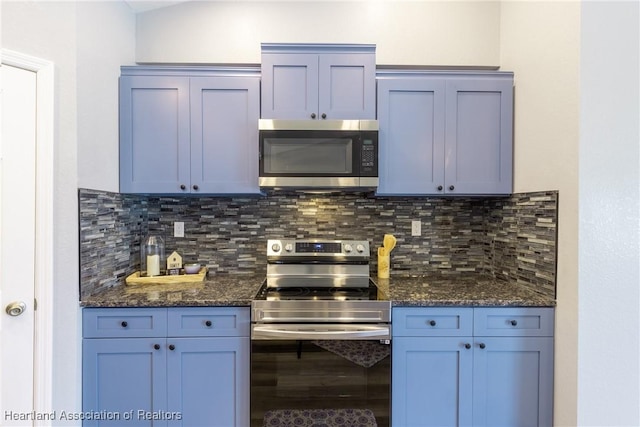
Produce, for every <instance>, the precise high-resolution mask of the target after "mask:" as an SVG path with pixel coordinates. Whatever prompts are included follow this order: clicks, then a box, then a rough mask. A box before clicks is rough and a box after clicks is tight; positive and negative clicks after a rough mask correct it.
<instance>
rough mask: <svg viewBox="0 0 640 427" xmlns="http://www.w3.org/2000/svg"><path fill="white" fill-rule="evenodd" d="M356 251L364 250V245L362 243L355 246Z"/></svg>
mask: <svg viewBox="0 0 640 427" xmlns="http://www.w3.org/2000/svg"><path fill="white" fill-rule="evenodd" d="M356 251H358V252H359V253H362V252H364V246H362V245H358V246H356Z"/></svg>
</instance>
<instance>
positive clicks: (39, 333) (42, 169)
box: [1, 49, 55, 427]
mask: <svg viewBox="0 0 640 427" xmlns="http://www.w3.org/2000/svg"><path fill="white" fill-rule="evenodd" d="M1 53H2V64H5V65H10V66H13V67H16V68H22V69H25V70H29V71H33V72H35V73H36V87H37V94H36V114H37V122H36V244H35V249H36V253H35V259H36V265H35V278H34V279H35V298H36V301H37V304H38V306H37V310H36V319H35V330H36V336H35V338H34V345H35V351H34V396H33V400H34V402H33V404H34V410H35V411H36V413H50V412H52V411H53V393H52V387H53V361H52V360H53V327H52V325H53V258H54V257H53V255H54V254H53V247H54V246H53V191H54V188H53V178H54V174H53V165H54V162H53V160H54V157H53V156H54V154H53V153H54V151H53V145H54V141H55V137H54V134H55V124H54V65H53V63H52V62H50V61H46V60H42V59H39V58H35V57H32V56H28V55H24V54H22V53H19V52H14V51H11V50H7V49H2V52H1ZM49 425H51V424H50V423H46V424H41V426H42V427H46V426H49Z"/></svg>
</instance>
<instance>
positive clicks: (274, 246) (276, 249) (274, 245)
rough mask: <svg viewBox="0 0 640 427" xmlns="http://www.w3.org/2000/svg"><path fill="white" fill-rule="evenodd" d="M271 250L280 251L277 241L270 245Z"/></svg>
mask: <svg viewBox="0 0 640 427" xmlns="http://www.w3.org/2000/svg"><path fill="white" fill-rule="evenodd" d="M271 250H272V251H273V252H280V245H279V244H278V243H274V244H273V245H271Z"/></svg>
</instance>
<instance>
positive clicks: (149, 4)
mask: <svg viewBox="0 0 640 427" xmlns="http://www.w3.org/2000/svg"><path fill="white" fill-rule="evenodd" d="M123 1H124V2H125V3H126V4H127V5H128V6H129V7H130V8H131V10H132V11H134V12H135V13H139V12H146V11H148V10H153V9H160V8H163V7H167V6H173V5H174V4H178V3H183V2H185V1H188V0H123Z"/></svg>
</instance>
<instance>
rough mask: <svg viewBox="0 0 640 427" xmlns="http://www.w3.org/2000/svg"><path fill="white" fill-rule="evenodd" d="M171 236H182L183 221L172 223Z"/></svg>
mask: <svg viewBox="0 0 640 427" xmlns="http://www.w3.org/2000/svg"><path fill="white" fill-rule="evenodd" d="M173 237H184V222H174V223H173Z"/></svg>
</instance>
